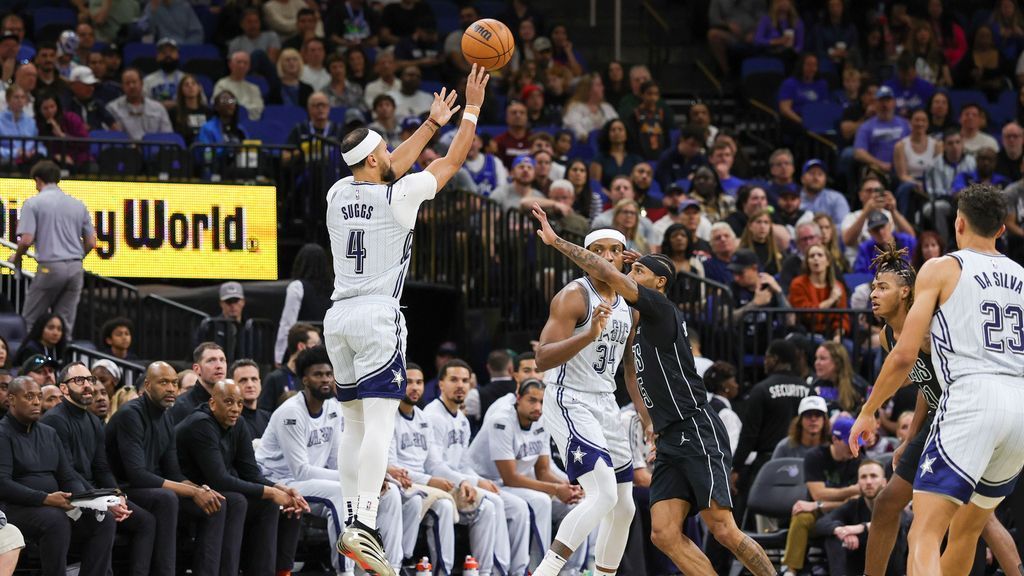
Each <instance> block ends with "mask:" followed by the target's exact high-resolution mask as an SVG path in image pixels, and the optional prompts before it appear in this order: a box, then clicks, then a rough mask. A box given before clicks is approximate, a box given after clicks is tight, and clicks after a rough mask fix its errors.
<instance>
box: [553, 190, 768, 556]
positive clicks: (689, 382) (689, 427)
mask: <svg viewBox="0 0 1024 576" xmlns="http://www.w3.org/2000/svg"><path fill="white" fill-rule="evenodd" d="M533 215H534V217H535V218H536V219H537V220H538V221H539V222H540V224H541V229H540V230H539V231H538V232H537V233H538V235H539V236H540V237H541V239H542V240H543V241H544V243H545V244H547V245H549V246H553V247H554V248H556V249H557V250H558V251H559V252H561V253H563V254H565V255H566V256H568V257H569V258H570V259H572V261H573V262H575V263H576V264H577V265H578V266H579V267H580V268H582V269H583V270H584V271H585V272H586V273H587V274H589V275H591V276H592V277H593V278H596V279H598V280H600V281H601V282H604V283H605V284H607V285H608V286H610V287H611V288H612V289H613V290H615V292H617V293H618V294H619V295H620V296H622V298H624V299H625V300H626V302H628V303H629V305H630V306H632V307H633V308H634V309H636V310H637V312H639V313H640V323H639V324H638V326H637V328H636V334H635V337H634V338H632V339H630V341H629V342H628V343H627V345H628V346H629V347H630V348H632V350H633V354H632V355H630V354H627V355H626V357H625V370H626V387H627V389H628V390H629V396H630V398H631V399H632V400H633V404H634V406H635V407H636V410H637V415H638V416H639V417H640V419H641V421H642V422H643V423H644V426H645V429H647V430H648V431H649V433H653V434H654V436H655V437H656V439H657V440H656V449H657V458H656V460H655V463H654V472H653V475H652V479H651V540H652V541H653V542H654V544H655V545H656V546H657V547H658V548H659V549H661V551H662V552H664V553H665V554H667V555H668V556H669V557H670V558H672V561H673V562H674V563H675V564H676V566H677V567H679V569H680V570H681V571H682V572H684V573H686V574H702V575H705V574H714V573H715V572H714V569H713V568H712V566H711V562H710V561H709V560H708V558H707V557H706V556H705V555H704V553H703V552H702V551H701V549H700V548H699V547H697V546H696V545H695V544H694V543H693V542H692V541H691V540H689V539H688V538H686V537H685V536H684V535H683V521H684V520H685V519H686V516H687V515H688V514H689V512H690V510H691V508H696V509H697V510H699V511H700V515H701V518H702V519H703V520H704V523H705V524H706V525H707V526H708V530H709V531H710V532H711V533H712V534H713V535H714V537H715V539H716V540H718V542H719V543H721V544H722V545H723V546H725V547H726V548H728V549H729V550H731V551H732V553H733V554H735V555H736V557H737V558H738V559H739V560H740V562H742V563H743V565H744V566H746V567H747V570H749V571H750V572H751V573H752V574H754V576H774V575H775V569H774V567H773V566H772V563H771V561H769V560H768V556H767V555H766V554H765V553H764V550H762V549H761V547H760V546H758V544H757V543H756V542H754V541H753V540H752V539H751V538H750V537H749V536H747V535H745V534H744V533H743V532H742V531H741V530H740V529H739V527H737V526H736V522H735V520H734V519H733V515H732V510H731V507H732V496H731V494H730V493H729V471H730V469H731V466H732V454H731V451H730V449H729V437H728V435H727V433H726V431H725V427H724V426H723V425H722V421H721V420H720V419H719V418H718V414H716V413H715V412H714V410H712V409H710V408H709V407H708V405H707V391H706V390H705V388H704V383H703V382H702V381H701V378H700V376H698V375H697V371H696V369H695V368H694V365H693V354H692V353H691V351H690V343H689V340H688V338H687V334H686V319H685V318H684V317H683V314H682V312H680V310H679V308H678V307H677V306H676V305H675V304H673V303H672V302H671V301H669V299H668V298H666V297H665V291H666V290H667V289H669V288H670V287H671V283H672V281H673V279H674V278H675V275H676V271H675V266H674V265H673V264H672V261H671V260H670V259H668V258H667V257H665V256H662V255H649V256H642V257H638V258H636V259H635V261H634V262H632V267H631V268H632V269H631V270H630V272H629V275H626V274H622V273H621V272H620V271H619V270H616V269H615V267H614V266H613V265H612V264H610V263H609V262H607V261H605V260H604V259H603V258H601V257H600V256H598V255H597V254H594V253H592V252H590V251H588V250H586V249H584V248H582V247H580V246H577V245H576V244H573V243H571V242H567V241H565V240H563V239H562V238H560V237H559V236H558V235H557V234H555V232H554V230H552V229H551V226H550V225H549V224H548V219H547V215H546V214H545V213H544V211H543V210H541V208H540V206H538V205H537V204H534V205H533ZM637 256H639V255H637Z"/></svg>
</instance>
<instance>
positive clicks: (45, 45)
mask: <svg viewBox="0 0 1024 576" xmlns="http://www.w3.org/2000/svg"><path fill="white" fill-rule="evenodd" d="M36 50H37V51H36V57H35V58H34V59H33V60H32V62H33V64H35V65H36V69H37V70H38V72H39V78H38V86H37V87H36V96H38V95H39V94H38V93H39V92H41V91H42V90H49V91H50V92H53V93H55V94H59V95H60V96H61V97H62V98H63V97H65V96H66V95H67V93H68V87H67V84H66V83H65V82H64V80H63V79H62V78H61V77H60V69H59V68H57V45H56V44H54V43H53V42H50V41H45V42H40V43H39V45H38V46H37V47H36Z"/></svg>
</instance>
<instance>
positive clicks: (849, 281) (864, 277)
mask: <svg viewBox="0 0 1024 576" xmlns="http://www.w3.org/2000/svg"><path fill="white" fill-rule="evenodd" d="M874 279H875V275H874V274H866V273H863V272H851V273H849V274H843V281H844V282H846V287H847V288H849V289H850V292H853V291H854V290H856V289H857V286H860V285H861V284H867V283H868V282H871V281H872V280H874Z"/></svg>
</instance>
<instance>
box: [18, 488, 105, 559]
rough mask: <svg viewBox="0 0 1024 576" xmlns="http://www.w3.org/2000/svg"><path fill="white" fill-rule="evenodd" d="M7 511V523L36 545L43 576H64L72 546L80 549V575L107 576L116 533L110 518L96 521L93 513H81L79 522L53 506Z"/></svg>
mask: <svg viewBox="0 0 1024 576" xmlns="http://www.w3.org/2000/svg"><path fill="white" fill-rule="evenodd" d="M6 512H7V520H8V522H10V523H11V524H13V525H15V526H17V527H18V529H19V530H21V533H22V534H23V535H24V536H25V540H31V541H34V542H37V543H38V544H39V556H40V558H39V562H40V564H41V565H42V575H43V576H65V573H66V572H67V565H68V549H70V548H71V545H72V543H74V544H78V545H79V546H78V547H79V549H80V550H81V559H82V569H81V571H79V574H80V576H107V572H108V571H109V570H110V557H111V552H112V551H113V548H114V533H115V532H116V530H117V526H116V523H115V522H114V517H113V516H112V515H110V514H104V515H103V520H101V521H97V520H96V513H95V512H94V511H92V510H83V511H82V516H81V517H79V519H78V520H71V518H69V517H68V515H67V514H66V513H65V512H64V510H61V509H59V508H54V507H53V506H17V505H13V504H12V505H8V506H7V508H6Z"/></svg>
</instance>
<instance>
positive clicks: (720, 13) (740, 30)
mask: <svg viewBox="0 0 1024 576" xmlns="http://www.w3.org/2000/svg"><path fill="white" fill-rule="evenodd" d="M763 11H764V3H763V2H756V1H752V0H711V2H710V5H709V7H708V22H709V24H710V27H709V28H708V45H709V46H710V48H711V54H712V55H713V56H714V58H715V62H716V63H718V68H719V70H721V71H722V75H723V76H724V77H726V78H728V77H729V76H730V75H731V73H732V66H731V64H730V62H729V60H730V50H732V49H734V48H736V47H738V46H749V45H751V44H753V43H754V32H755V31H756V29H757V24H758V21H759V20H760V18H761V13H762V12H763Z"/></svg>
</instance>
